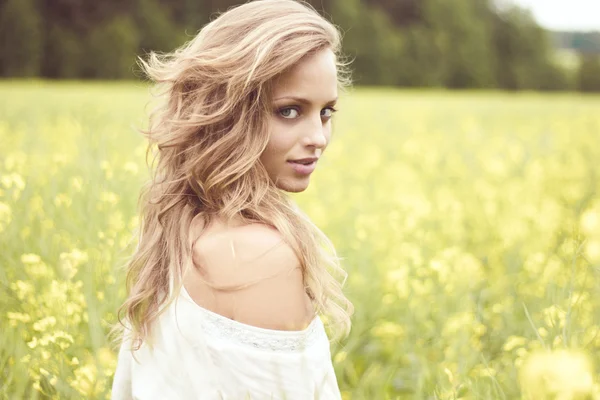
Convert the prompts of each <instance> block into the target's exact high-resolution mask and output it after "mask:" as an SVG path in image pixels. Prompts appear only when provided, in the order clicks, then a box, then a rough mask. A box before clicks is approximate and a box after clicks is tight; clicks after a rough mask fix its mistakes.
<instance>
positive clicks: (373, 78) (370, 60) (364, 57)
mask: <svg viewBox="0 0 600 400" xmlns="http://www.w3.org/2000/svg"><path fill="white" fill-rule="evenodd" d="M331 17H332V19H333V22H334V23H335V24H337V25H339V26H341V27H342V30H343V36H344V40H343V45H344V52H345V53H346V55H348V56H349V57H351V58H352V59H353V63H352V68H353V70H354V80H355V83H356V84H359V85H360V84H362V85H395V84H397V80H398V79H397V71H398V68H400V67H401V66H400V65H399V62H400V55H401V53H400V50H401V37H400V32H399V31H398V30H397V29H396V28H395V26H394V25H393V23H392V22H391V21H390V19H389V18H388V16H387V15H386V14H385V13H384V12H383V11H382V10H380V9H376V8H368V7H367V6H365V5H364V4H363V3H362V2H361V1H360V0H334V1H333V2H332V4H331Z"/></svg>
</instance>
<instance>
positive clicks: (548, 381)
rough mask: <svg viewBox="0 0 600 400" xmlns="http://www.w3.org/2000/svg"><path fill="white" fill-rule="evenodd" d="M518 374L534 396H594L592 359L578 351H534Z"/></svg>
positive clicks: (527, 392)
mask: <svg viewBox="0 0 600 400" xmlns="http://www.w3.org/2000/svg"><path fill="white" fill-rule="evenodd" d="M519 378H520V383H521V387H522V389H523V393H524V394H525V396H526V398H527V399H532V400H533V399H535V400H545V399H548V400H549V399H575V398H582V399H583V398H592V395H593V390H594V382H593V371H592V363H591V361H590V360H589V358H588V357H587V356H586V355H584V354H583V353H579V352H575V351H568V350H559V351H554V352H548V351H540V352H535V353H533V354H531V355H530V356H529V357H528V358H527V359H526V360H525V362H524V364H523V366H522V368H521V371H520V374H519ZM586 396H587V397H586Z"/></svg>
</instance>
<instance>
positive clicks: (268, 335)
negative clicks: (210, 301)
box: [182, 287, 325, 352]
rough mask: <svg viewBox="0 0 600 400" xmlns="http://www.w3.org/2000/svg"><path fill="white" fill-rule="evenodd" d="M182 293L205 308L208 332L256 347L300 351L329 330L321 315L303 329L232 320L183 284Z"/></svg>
mask: <svg viewBox="0 0 600 400" xmlns="http://www.w3.org/2000/svg"><path fill="white" fill-rule="evenodd" d="M182 293H183V294H184V295H185V297H186V300H187V301H188V302H191V303H193V304H192V305H193V306H194V308H196V309H197V310H199V311H201V312H202V314H203V315H204V318H202V320H201V322H200V324H201V326H202V328H203V331H204V333H205V334H206V335H209V336H212V337H215V338H217V339H223V338H225V339H227V340H230V341H233V342H236V343H238V344H240V345H243V346H249V347H252V348H255V349H262V350H270V351H278V352H296V351H302V350H304V349H306V348H308V347H310V346H311V345H313V344H315V343H316V342H317V341H318V340H319V337H320V336H321V335H324V334H325V330H324V328H323V323H322V322H321V320H320V319H319V317H318V316H317V317H315V319H313V321H312V322H311V323H310V325H309V326H308V327H307V328H306V329H304V330H302V331H279V330H274V329H265V328H259V327H255V326H252V325H247V324H244V323H241V322H238V321H234V320H231V319H229V318H227V317H224V316H222V315H220V314H217V313H214V312H212V311H210V310H207V309H205V308H203V307H200V306H199V305H198V304H196V302H194V300H193V299H192V298H191V297H190V296H189V294H188V293H187V291H186V290H185V288H183V287H182Z"/></svg>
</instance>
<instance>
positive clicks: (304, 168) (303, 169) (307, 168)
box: [288, 160, 317, 175]
mask: <svg viewBox="0 0 600 400" xmlns="http://www.w3.org/2000/svg"><path fill="white" fill-rule="evenodd" d="M288 163H289V164H290V165H291V166H292V168H293V169H294V171H296V172H297V173H298V174H300V175H309V174H311V173H312V172H313V171H314V170H315V167H316V166H317V161H316V160H315V161H312V162H310V163H308V164H306V163H300V162H298V161H288Z"/></svg>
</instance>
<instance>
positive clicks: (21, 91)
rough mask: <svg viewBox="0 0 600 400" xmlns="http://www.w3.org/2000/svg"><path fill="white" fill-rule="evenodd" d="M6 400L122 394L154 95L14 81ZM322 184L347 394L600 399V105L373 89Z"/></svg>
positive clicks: (7, 164) (2, 341) (6, 249)
mask: <svg viewBox="0 0 600 400" xmlns="http://www.w3.org/2000/svg"><path fill="white" fill-rule="evenodd" d="M0 95H1V98H2V105H1V106H0V327H1V328H0V398H1V399H108V398H110V393H109V392H110V385H111V382H112V375H113V373H114V369H115V366H116V352H115V351H114V349H112V348H111V347H110V345H109V342H108V338H107V337H106V334H107V332H108V327H109V325H110V324H111V323H114V322H115V311H116V308H117V307H118V305H119V304H120V303H121V301H122V300H123V298H124V295H125V291H124V273H123V271H122V269H121V267H122V265H123V263H124V260H125V259H126V258H127V257H128V256H129V255H130V254H131V252H132V249H133V247H134V245H135V243H133V241H132V239H133V238H132V232H133V229H134V228H135V226H136V224H137V218H136V202H137V196H138V193H139V190H140V188H141V185H142V183H143V182H144V181H145V179H147V177H148V169H147V167H146V165H145V160H144V155H145V154H144V153H145V143H144V142H143V141H142V138H141V135H139V134H138V133H137V132H136V130H135V127H136V126H140V125H141V124H143V121H144V119H143V117H144V113H145V110H144V107H145V105H146V102H147V100H148V92H147V87H146V86H145V85H144V84H142V83H125V84H124V83H105V82H102V83H76V82H72V83H49V82H3V83H0ZM339 109H340V112H339V113H338V114H337V115H336V117H335V120H334V121H335V122H334V137H333V141H332V143H331V146H330V148H329V149H328V150H327V152H326V153H325V157H324V159H323V162H322V164H320V166H319V168H318V170H317V172H316V173H315V175H314V176H313V180H312V185H311V187H310V188H309V190H308V191H307V192H306V193H302V194H298V195H294V197H295V198H296V199H297V201H298V202H299V203H300V205H301V206H302V208H303V209H304V210H305V211H306V212H307V213H308V214H309V215H310V216H311V217H312V218H313V220H314V221H315V222H316V223H317V224H318V225H319V226H320V227H321V228H322V229H323V230H324V231H325V232H326V233H327V234H328V235H329V237H330V238H331V239H332V241H333V242H334V244H335V245H336V247H337V249H338V251H339V253H340V255H341V256H342V257H343V258H344V265H345V267H346V268H347V270H348V271H349V279H348V282H347V293H348V295H349V297H350V299H351V300H352V301H353V302H354V304H355V306H356V313H355V315H354V317H353V328H352V332H351V335H350V337H349V338H348V339H346V340H345V341H343V342H342V343H335V344H334V345H333V357H334V365H335V368H336V371H337V374H338V379H339V383H340V388H341V389H342V391H343V396H344V399H369V400H370V399H445V400H450V399H509V400H511V399H535V400H539V399H542V400H543V399H563V400H567V399H571V400H575V399H596V400H597V399H600V375H599V372H600V363H599V360H600V193H599V188H600V97H597V96H596V97H592V96H588V97H583V96H579V95H574V94H573V95H571V94H533V93H522V94H508V93H488V92H480V93H473V92H460V93H449V92H431V91H395V90H391V89H377V90H375V89H357V90H355V91H354V92H352V93H350V95H347V96H345V97H344V98H343V99H342V100H341V104H339Z"/></svg>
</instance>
